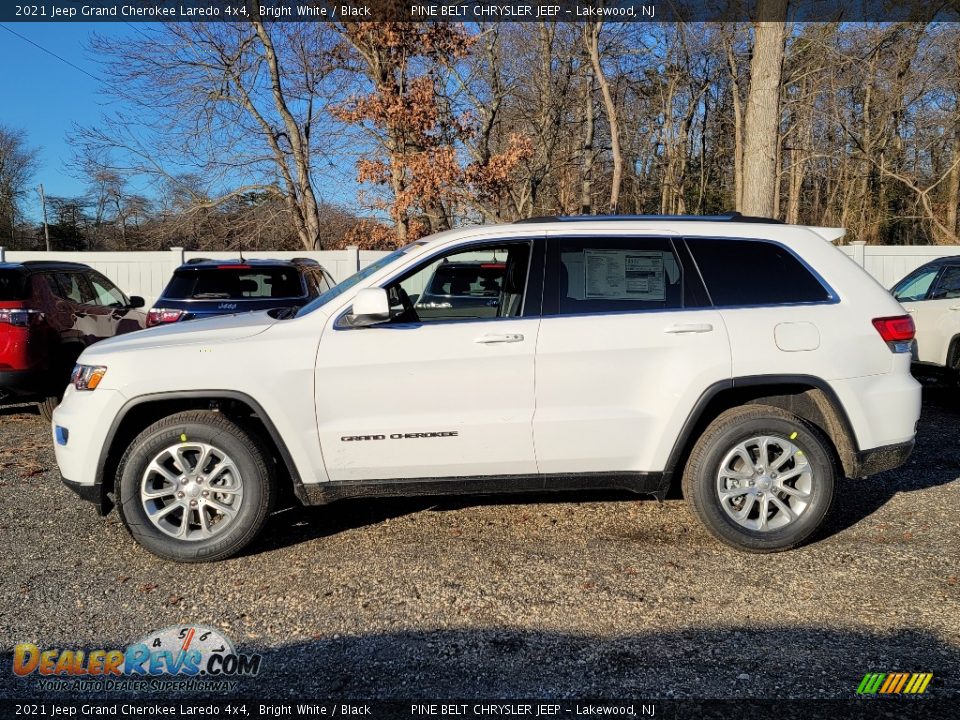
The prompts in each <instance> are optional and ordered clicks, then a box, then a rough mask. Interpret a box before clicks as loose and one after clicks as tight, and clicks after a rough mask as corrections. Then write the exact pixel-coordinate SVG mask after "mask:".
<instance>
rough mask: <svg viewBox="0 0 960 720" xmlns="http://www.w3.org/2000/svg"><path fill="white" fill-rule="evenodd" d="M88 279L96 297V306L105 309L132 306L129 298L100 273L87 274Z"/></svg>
mask: <svg viewBox="0 0 960 720" xmlns="http://www.w3.org/2000/svg"><path fill="white" fill-rule="evenodd" d="M87 279H88V280H89V281H90V286H91V287H92V288H93V292H94V295H95V296H96V298H95V300H94V302H95V304H97V305H103V306H105V307H126V306H127V305H129V304H130V301H129V300H127V296H126V295H124V294H123V293H122V292H120V288H118V287H117V286H116V285H114V284H113V283H112V282H110V281H109V280H107V278H105V277H104V276H103V275H101V274H100V273H87Z"/></svg>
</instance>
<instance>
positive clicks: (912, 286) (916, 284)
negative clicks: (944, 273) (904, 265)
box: [892, 267, 940, 302]
mask: <svg viewBox="0 0 960 720" xmlns="http://www.w3.org/2000/svg"><path fill="white" fill-rule="evenodd" d="M938 272H940V268H939V267H932V268H921V269H920V270H915V271H913V272H912V273H910V274H909V275H907V276H906V277H905V278H904V279H903V280H901V281H900V282H899V283H897V285H896V286H894V288H893V290H892V292H893V296H894V297H895V298H896V299H897V300H900V301H902V302H915V301H917V300H926V299H927V292H928V291H929V290H930V286H931V285H933V281H934V279H935V278H936V277H937V273H938Z"/></svg>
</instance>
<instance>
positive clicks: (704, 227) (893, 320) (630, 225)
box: [53, 215, 920, 561]
mask: <svg viewBox="0 0 960 720" xmlns="http://www.w3.org/2000/svg"><path fill="white" fill-rule="evenodd" d="M842 234H843V233H842V231H838V230H830V229H824V228H807V227H798V226H787V225H782V224H778V223H774V222H770V221H756V220H755V219H750V218H742V217H740V216H738V215H732V216H720V217H714V218H682V217H681V218H676V217H650V218H643V217H641V218H607V219H604V218H591V217H583V218H553V219H546V220H540V221H534V222H521V223H516V224H512V225H503V226H481V227H474V228H469V229H464V230H458V231H451V232H446V233H441V234H439V235H436V236H433V237H431V238H427V239H425V240H421V241H419V242H416V243H414V244H412V245H409V246H407V247H405V248H402V249H400V250H397V251H395V252H393V253H391V254H390V255H388V256H386V257H384V258H382V259H380V260H378V261H377V262H375V263H374V264H372V265H370V266H368V267H367V268H365V269H364V270H362V271H361V272H360V273H358V274H357V275H354V276H353V277H352V278H350V279H348V280H346V281H344V282H342V283H340V284H339V285H338V286H336V287H334V288H333V289H331V290H330V291H329V292H327V293H325V294H323V295H321V296H320V297H318V298H317V299H316V300H315V301H313V302H312V303H310V304H309V305H307V306H305V307H304V308H302V309H301V310H300V311H299V312H297V313H296V314H295V315H291V314H290V313H286V312H284V313H277V312H273V313H272V314H271V312H261V313H252V314H247V315H240V316H228V317H220V318H214V319H210V320H198V321H195V322H190V323H185V324H182V325H180V324H178V325H172V326H167V327H158V328H153V329H150V330H147V331H144V332H140V333H136V334H135V335H133V336H131V337H129V338H119V339H116V340H107V341H104V342H102V343H99V344H97V345H95V346H93V347H91V348H90V349H88V350H87V351H85V352H84V354H83V356H82V357H81V358H80V360H79V362H80V364H79V365H78V366H77V368H76V370H75V372H74V376H73V385H72V386H71V387H69V388H68V390H67V394H66V396H65V398H64V401H63V404H62V405H61V406H60V407H59V409H58V410H57V411H56V413H55V415H54V419H53V434H54V441H55V444H56V454H57V461H58V463H59V465H60V470H61V474H62V476H63V478H64V481H65V482H66V483H67V484H68V485H69V486H70V487H72V488H73V489H75V490H76V491H77V492H78V493H79V494H80V495H81V496H83V497H85V498H87V499H90V500H94V501H96V502H97V503H99V505H100V509H101V512H107V511H109V509H110V507H111V506H112V504H113V503H114V502H116V503H117V505H118V506H119V510H120V515H121V517H122V518H123V521H124V522H125V523H126V526H127V527H128V528H129V530H130V532H131V533H132V534H133V536H134V537H135V538H136V539H137V540H138V541H139V542H140V543H141V544H142V545H144V546H145V547H146V548H147V549H149V550H151V551H152V552H154V553H156V554H158V555H161V556H163V557H167V558H171V559H175V560H182V561H201V560H215V559H218V558H224V557H227V556H229V555H231V554H234V553H236V552H237V551H239V550H240V549H241V548H242V547H243V546H245V545H246V544H247V543H248V542H250V540H252V539H253V538H254V537H255V536H256V535H257V533H258V532H259V531H260V529H261V527H262V526H263V523H264V520H265V518H266V517H267V514H268V513H269V512H270V509H271V507H272V503H273V501H274V498H275V497H276V495H277V491H278V489H279V487H280V485H281V484H282V483H289V484H290V485H291V486H292V489H293V491H294V492H295V493H296V496H297V497H298V498H299V499H300V501H301V502H303V503H305V504H321V503H326V502H330V501H332V500H336V499H339V498H345V497H356V496H373V495H397V494H447V493H493V492H496V493H500V492H509V491H545V490H561V489H572V488H625V489H629V490H633V491H636V492H639V493H649V494H653V495H655V496H658V497H662V496H663V495H664V493H665V492H666V490H667V489H668V487H669V485H670V483H671V482H672V481H673V480H674V479H675V478H682V483H683V490H684V494H685V496H686V498H687V500H688V502H689V503H690V505H691V507H692V509H693V511H694V514H695V515H696V516H697V517H699V519H700V520H701V521H703V523H704V524H705V525H706V527H707V528H708V529H709V530H710V532H711V533H713V534H714V535H715V536H716V537H718V538H720V539H721V540H723V541H725V542H727V543H729V544H731V545H734V546H736V547H738V548H741V549H744V550H748V551H754V552H766V551H775V550H784V549H787V548H791V547H794V546H796V545H797V544H799V543H801V542H803V541H804V540H805V539H807V538H808V537H809V536H810V535H811V533H813V532H814V531H815V530H816V529H817V528H818V527H819V526H820V524H821V522H822V521H823V519H824V516H825V515H826V513H827V510H828V508H829V506H830V503H831V499H832V496H833V492H834V483H835V480H836V479H837V477H838V476H839V475H840V473H844V474H845V475H846V476H848V477H856V478H859V477H864V476H867V475H870V474H873V473H876V472H879V471H881V470H886V469H889V468H893V467H896V466H898V465H899V464H901V463H902V462H903V461H904V460H905V458H906V457H907V455H908V454H909V452H910V450H911V448H912V446H913V439H914V432H915V426H916V422H917V419H918V417H919V414H920V387H919V385H918V384H917V383H916V381H915V380H914V379H913V378H912V377H911V376H910V340H911V338H912V335H913V323H912V321H911V320H910V318H909V316H906V315H905V314H904V312H903V309H902V308H901V307H900V306H899V305H898V304H897V303H896V301H895V300H894V299H893V298H892V297H891V296H890V295H889V294H888V293H887V291H886V290H884V289H883V288H882V287H880V285H879V284H877V283H876V282H875V281H874V280H873V279H872V278H870V277H869V276H868V275H867V274H865V273H864V272H863V271H862V270H861V269H860V268H859V267H857V266H856V264H855V263H853V262H852V261H851V260H849V259H848V258H846V257H845V256H844V255H843V254H842V253H841V252H839V251H838V250H837V249H836V248H835V247H833V245H832V244H831V242H830V240H834V239H837V238H839V237H841V236H842ZM477 261H481V262H483V261H486V262H487V263H488V264H490V265H491V266H492V265H502V277H501V278H499V281H498V283H497V284H498V286H499V288H500V293H499V297H498V300H499V302H498V305H497V308H496V311H495V312H490V308H489V307H488V306H487V305H486V304H482V305H480V306H478V308H477V312H476V313H475V316H470V315H469V314H460V315H458V316H457V317H456V318H450V317H442V316H441V317H439V318H430V317H421V316H420V315H418V312H417V309H416V306H415V304H414V302H413V301H412V300H411V296H421V295H423V293H424V286H425V284H426V283H427V282H428V281H429V279H430V278H433V277H435V275H436V269H437V266H438V265H439V264H440V263H443V262H449V263H455V262H477Z"/></svg>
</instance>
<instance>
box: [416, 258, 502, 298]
mask: <svg viewBox="0 0 960 720" xmlns="http://www.w3.org/2000/svg"><path fill="white" fill-rule="evenodd" d="M506 267H507V265H506V263H502V262H491V263H477V264H476V265H443V264H440V265H438V266H437V270H436V272H435V273H434V275H433V280H432V281H431V283H430V289H429V291H428V292H429V293H430V294H431V295H444V296H446V297H500V287H501V285H502V284H503V274H504V272H506Z"/></svg>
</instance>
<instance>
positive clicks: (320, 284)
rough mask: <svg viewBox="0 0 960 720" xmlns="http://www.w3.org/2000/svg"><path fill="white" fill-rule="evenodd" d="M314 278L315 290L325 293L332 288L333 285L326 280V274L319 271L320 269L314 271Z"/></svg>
mask: <svg viewBox="0 0 960 720" xmlns="http://www.w3.org/2000/svg"><path fill="white" fill-rule="evenodd" d="M314 278H315V279H316V282H317V288H318V289H319V291H320V292H321V293H325V292H326V291H327V290H329V289H330V288H332V287H333V283H331V282H329V281H328V280H327V275H326V273H324V271H323V270H321V269H320V268H317V269H316V270H315V271H314Z"/></svg>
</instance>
